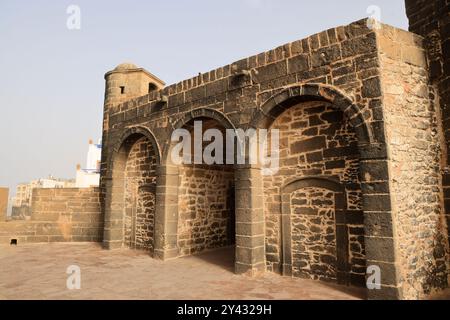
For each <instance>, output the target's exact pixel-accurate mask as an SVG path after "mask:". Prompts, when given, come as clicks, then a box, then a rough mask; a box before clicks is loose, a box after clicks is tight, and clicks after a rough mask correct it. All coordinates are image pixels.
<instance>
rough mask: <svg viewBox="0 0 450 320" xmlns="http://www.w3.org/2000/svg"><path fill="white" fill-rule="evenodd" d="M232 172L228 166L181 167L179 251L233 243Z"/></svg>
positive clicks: (184, 252) (186, 252)
mask: <svg viewBox="0 0 450 320" xmlns="http://www.w3.org/2000/svg"><path fill="white" fill-rule="evenodd" d="M233 183H234V172H233V168H232V167H231V168H230V167H229V166H226V165H224V166H212V167H210V166H202V165H189V166H188V165H185V166H183V167H181V168H180V189H179V202H178V205H179V208H180V209H179V222H178V246H179V249H180V254H181V255H189V254H193V253H196V252H200V251H202V250H204V249H212V248H219V247H223V246H227V245H231V244H234V232H235V228H234V223H235V219H234V187H233Z"/></svg>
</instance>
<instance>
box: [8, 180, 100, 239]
mask: <svg viewBox="0 0 450 320" xmlns="http://www.w3.org/2000/svg"><path fill="white" fill-rule="evenodd" d="M103 220H104V218H103V215H102V213H101V210H100V201H99V189H98V188H87V189H77V188H57V189H34V190H33V196H32V216H31V220H30V221H8V222H1V223H0V243H3V244H9V243H10V240H11V239H17V241H18V243H19V244H20V243H23V242H25V243H30V242H72V241H73V242H80V241H101V240H102V232H103Z"/></svg>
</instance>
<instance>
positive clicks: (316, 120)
mask: <svg viewBox="0 0 450 320" xmlns="http://www.w3.org/2000/svg"><path fill="white" fill-rule="evenodd" d="M271 129H277V130H279V134H280V156H279V161H280V170H279V171H278V172H277V173H276V174H274V175H270V176H266V177H264V198H265V217H266V256H267V267H268V269H269V270H274V271H278V269H279V267H278V266H279V263H280V252H279V249H280V248H281V246H280V243H279V239H280V234H279V233H280V228H279V224H280V211H281V205H280V201H281V198H280V196H279V195H280V192H281V191H280V190H281V188H282V187H283V186H284V185H286V183H288V182H289V181H292V179H293V178H294V177H312V176H314V177H324V178H329V179H334V180H336V181H338V182H339V183H340V184H341V185H342V187H343V188H344V189H345V211H344V212H343V211H342V210H341V211H339V212H338V215H339V217H338V220H337V221H336V217H335V215H336V212H335V208H336V206H335V203H334V193H333V192H332V191H330V190H328V192H326V189H323V188H312V189H311V188H304V189H300V190H294V191H293V192H292V193H291V195H290V197H291V200H290V206H291V209H290V214H291V215H292V218H291V224H292V225H291V226H290V228H291V229H292V235H291V237H292V242H293V243H292V248H291V250H292V255H293V259H292V260H293V261H292V263H293V266H292V268H293V269H295V270H294V272H293V274H294V275H296V276H300V275H303V276H308V275H309V276H310V277H311V278H319V279H322V278H323V279H328V280H337V275H336V272H337V270H336V266H335V264H336V246H339V247H344V248H348V257H347V258H346V259H347V261H346V262H347V263H348V264H350V266H349V270H347V271H348V272H349V274H348V275H347V280H344V281H345V282H350V281H351V280H350V279H352V282H353V283H354V284H358V285H361V284H362V283H363V282H364V281H363V279H364V274H365V252H364V230H363V228H364V225H363V220H364V217H363V214H362V200H361V185H360V182H359V177H358V174H359V153H358V149H357V138H356V136H355V133H354V132H353V129H352V128H351V126H350V125H349V123H348V122H347V121H346V120H345V119H344V115H343V113H342V112H341V111H338V110H335V109H334V108H333V106H332V105H331V104H329V103H324V102H309V103H300V104H298V105H296V106H293V107H291V108H290V109H288V110H287V111H285V112H284V113H282V114H281V115H280V116H279V117H278V118H277V119H276V120H275V122H274V123H273V125H272V126H271ZM344 186H345V187H344ZM314 190H316V191H317V192H313V191H314ZM300 196H301V197H302V198H300ZM330 196H331V197H332V199H330V198H329V197H330ZM294 199H295V201H294ZM340 205H343V204H340ZM341 209H343V208H341ZM337 222H338V223H339V224H341V225H342V227H343V228H344V235H343V236H344V237H343V238H340V239H338V240H339V241H338V243H337V242H336V234H335V229H336V223H337ZM350 241H351V244H350ZM342 242H344V243H342ZM294 243H295V245H294ZM311 248H312V249H311ZM346 250H347V249H346ZM320 252H322V254H320ZM333 256H334V258H333ZM295 257H297V259H298V260H300V261H298V263H297V265H295V261H294V260H295V259H294V258H295ZM301 260H302V261H301ZM312 261H314V264H313V265H311V262H312ZM299 265H303V268H299Z"/></svg>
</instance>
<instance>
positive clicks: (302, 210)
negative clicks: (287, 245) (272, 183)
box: [291, 188, 337, 281]
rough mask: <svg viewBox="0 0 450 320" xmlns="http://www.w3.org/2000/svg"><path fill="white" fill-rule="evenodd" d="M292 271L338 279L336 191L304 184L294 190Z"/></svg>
mask: <svg viewBox="0 0 450 320" xmlns="http://www.w3.org/2000/svg"><path fill="white" fill-rule="evenodd" d="M291 207H292V209H291V210H292V211H291V213H292V218H291V223H292V255H293V257H292V260H293V261H292V269H293V272H292V274H293V275H294V276H296V277H307V278H312V279H320V280H335V281H337V270H336V221H335V214H336V213H335V210H334V208H335V203H334V194H333V192H332V191H330V190H326V189H320V188H304V189H301V190H297V191H294V192H293V193H292V194H291Z"/></svg>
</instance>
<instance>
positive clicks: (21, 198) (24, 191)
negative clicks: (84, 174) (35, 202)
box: [11, 175, 75, 220]
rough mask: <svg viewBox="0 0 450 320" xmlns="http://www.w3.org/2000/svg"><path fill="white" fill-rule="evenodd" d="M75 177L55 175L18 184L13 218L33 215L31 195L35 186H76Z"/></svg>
mask: <svg viewBox="0 0 450 320" xmlns="http://www.w3.org/2000/svg"><path fill="white" fill-rule="evenodd" d="M74 187H75V180H74V179H58V178H55V177H53V176H51V175H50V176H49V177H48V178H43V179H37V180H33V181H31V182H29V183H22V184H19V185H17V189H16V196H15V197H14V198H12V202H13V204H12V208H11V218H12V219H15V220H21V219H26V218H27V217H29V216H31V196H32V194H33V189H35V188H74Z"/></svg>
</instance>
